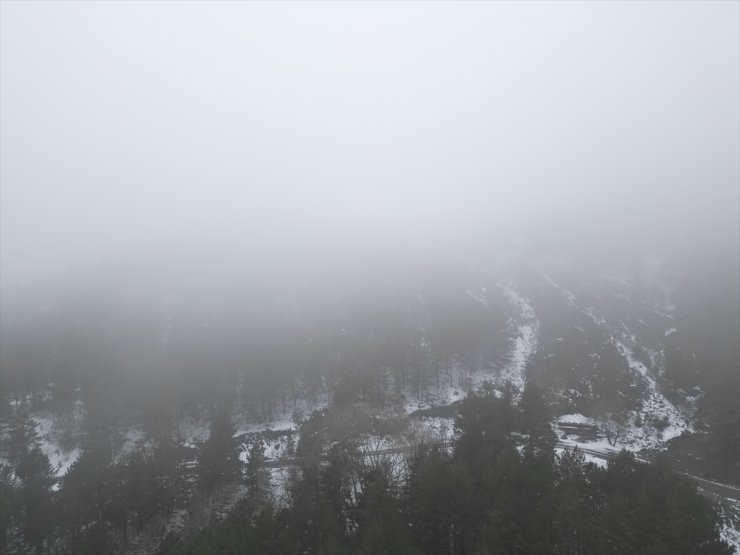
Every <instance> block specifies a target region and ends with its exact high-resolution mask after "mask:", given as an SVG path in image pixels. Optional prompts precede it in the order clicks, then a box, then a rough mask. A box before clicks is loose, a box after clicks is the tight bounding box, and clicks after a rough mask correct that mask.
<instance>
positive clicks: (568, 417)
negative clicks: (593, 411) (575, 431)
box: [558, 414, 596, 426]
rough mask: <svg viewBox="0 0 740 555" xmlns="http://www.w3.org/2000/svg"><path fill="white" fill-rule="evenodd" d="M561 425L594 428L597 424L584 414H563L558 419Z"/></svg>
mask: <svg viewBox="0 0 740 555" xmlns="http://www.w3.org/2000/svg"><path fill="white" fill-rule="evenodd" d="M558 423H559V424H585V425H588V426H594V425H595V424H596V422H595V421H594V419H593V418H589V417H588V416H583V415H582V414H563V415H562V416H559V417H558Z"/></svg>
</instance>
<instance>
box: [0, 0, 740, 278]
mask: <svg viewBox="0 0 740 555" xmlns="http://www.w3.org/2000/svg"><path fill="white" fill-rule="evenodd" d="M2 16H3V17H2V39H1V40H2V48H1V53H0V55H1V56H2V58H1V62H2V63H1V66H2V79H1V80H0V81H1V82H0V87H1V89H0V93H1V94H0V101H1V110H2V111H1V116H2V129H1V131H2V141H1V147H2V151H1V155H2V168H1V171H2V174H1V178H2V192H1V194H2V208H1V209H2V214H1V216H2V218H1V223H0V225H1V226H2V227H1V230H2V233H1V235H0V240H1V241H2V243H1V246H2V250H1V253H2V272H3V273H2V276H3V285H5V286H7V285H9V284H12V283H16V282H18V281H25V280H34V279H43V278H44V277H46V276H50V275H57V276H58V275H61V274H65V273H68V272H70V271H80V270H82V271H87V270H89V269H90V267H91V265H94V266H97V265H100V264H109V263H112V262H113V261H115V260H116V259H118V258H119V257H121V256H131V255H134V254H141V253H142V252H146V253H147V254H149V255H151V254H152V253H155V255H156V253H160V252H169V251H170V250H172V249H190V250H192V251H193V252H194V253H196V252H197V254H195V256H201V255H202V254H203V251H205V252H208V251H209V250H210V248H211V247H210V245H211V244H217V245H220V246H223V245H230V244H235V245H239V244H242V243H244V242H253V243H257V244H259V246H260V247H261V248H263V249H269V248H270V246H271V245H273V244H274V245H275V248H276V249H278V248H280V249H283V248H288V249H290V248H291V247H290V245H292V244H294V243H293V242H294V241H295V240H296V239H298V238H301V239H303V238H306V236H313V237H314V239H315V243H316V244H321V242H322V241H324V240H326V239H327V238H330V239H332V240H335V239H337V238H357V239H358V240H359V239H362V240H364V241H366V242H367V241H370V242H373V241H378V242H380V243H383V244H387V243H388V242H390V243H397V244H413V245H424V246H433V247H442V248H444V249H446V250H448V251H451V252H453V253H455V252H461V253H464V254H465V255H469V254H470V253H471V252H476V253H479V252H481V251H483V253H484V256H490V254H491V253H492V252H496V251H499V250H502V249H511V248H513V247H516V246H519V247H520V246H524V245H526V246H530V247H533V248H536V249H537V251H538V253H539V251H543V250H544V251H545V252H546V253H548V252H550V251H551V252H552V253H554V254H560V252H561V251H569V252H570V253H571V254H572V253H573V251H577V252H586V251H590V253H593V252H600V253H602V254H603V252H604V251H607V252H613V253H617V252H619V253H627V254H629V253H634V252H635V251H641V254H644V253H646V252H647V253H649V254H653V255H656V256H662V255H664V254H665V253H666V252H668V251H671V252H675V251H683V252H692V253H693V252H696V251H702V250H706V249H718V248H724V249H725V252H734V251H733V250H732V249H736V246H737V241H738V239H737V235H738V205H739V203H740V202H739V197H738V181H739V179H740V178H739V175H738V171H740V170H739V169H738V168H739V167H740V163H739V161H738V152H739V150H740V142H739V139H738V136H739V133H738V126H739V125H740V123H739V122H740V120H739V118H740V116H739V113H738V110H739V108H738V101H737V99H738V95H740V77H739V73H738V66H740V59H739V56H740V55H739V54H738V52H740V45H739V43H738V40H739V39H738V31H737V22H738V5H737V3H734V2H716V3H690V2H676V3H653V4H635V3H604V4H602V3H598V4H594V5H584V4H582V3H552V4H550V3H544V4H539V3H533V4H530V3H525V4H522V5H520V4H514V3H475V2H474V3H462V4H455V5H452V4H447V3H434V4H429V5H426V4H416V3H399V4H393V3H380V4H377V5H375V4H370V3H368V4H364V3H361V4H354V5H338V4H336V3H314V4H301V3H298V4H292V3H278V4H268V3H231V2H226V3H215V4H209V5H206V4H200V3H184V4H172V3H155V4H147V3H141V4H140V3H134V4H129V3H114V4H98V3H71V2H70V3H64V2H54V3H43V2H39V3H36V2H34V3H20V2H8V3H4V4H3V7H2ZM197 245H200V247H197ZM196 249H200V250H196ZM584 249H585V250H584ZM295 250H299V249H298V248H296V249H295ZM589 255H590V254H589ZM131 271H132V272H136V271H137V270H136V268H132V269H131Z"/></svg>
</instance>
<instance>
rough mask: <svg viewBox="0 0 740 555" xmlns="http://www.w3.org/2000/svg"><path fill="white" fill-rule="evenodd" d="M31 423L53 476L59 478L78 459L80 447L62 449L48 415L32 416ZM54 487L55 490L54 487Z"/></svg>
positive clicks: (52, 421) (80, 451)
mask: <svg viewBox="0 0 740 555" xmlns="http://www.w3.org/2000/svg"><path fill="white" fill-rule="evenodd" d="M33 421H34V422H35V423H36V426H35V430H36V434H37V435H38V438H39V439H38V441H39V448H40V449H41V451H42V452H43V453H44V455H46V457H47V458H48V459H49V464H50V465H51V468H52V469H53V470H54V475H55V476H56V477H57V478H61V477H62V476H64V475H65V474H66V473H67V471H68V470H69V467H70V466H72V465H73V464H74V462H75V461H76V460H77V459H78V458H79V457H80V455H81V454H82V449H80V447H74V448H72V449H64V448H62V446H61V445H60V444H59V442H58V441H57V433H56V429H55V424H54V419H53V418H52V417H51V416H50V415H47V414H37V415H34V416H33ZM54 487H55V489H57V486H56V485H55V486H54Z"/></svg>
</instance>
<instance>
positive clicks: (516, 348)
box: [499, 286, 539, 391]
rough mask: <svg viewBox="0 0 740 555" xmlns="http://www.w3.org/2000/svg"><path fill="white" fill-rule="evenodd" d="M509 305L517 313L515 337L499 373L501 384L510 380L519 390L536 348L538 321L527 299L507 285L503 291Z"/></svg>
mask: <svg viewBox="0 0 740 555" xmlns="http://www.w3.org/2000/svg"><path fill="white" fill-rule="evenodd" d="M504 293H505V295H506V298H507V300H508V301H509V303H510V304H511V306H512V307H513V308H514V309H515V310H516V311H517V312H518V313H519V320H520V323H519V325H518V330H517V337H516V338H515V339H514V343H513V346H512V349H511V352H510V353H509V363H508V364H507V365H506V366H505V367H504V368H503V369H502V370H501V372H500V373H499V381H500V383H501V384H503V383H506V382H511V384H512V385H514V386H515V387H516V388H517V389H519V391H522V390H523V389H524V386H525V384H526V382H527V375H526V370H527V363H528V362H529V360H530V359H531V358H532V356H533V355H534V353H535V351H536V350H537V339H538V333H539V321H538V320H537V318H536V316H535V313H534V309H533V308H532V305H531V304H530V303H529V301H528V300H527V299H526V298H525V297H523V296H522V295H520V294H519V293H518V292H517V291H516V290H515V289H514V288H513V287H511V286H509V287H507V288H506V289H505V291H504Z"/></svg>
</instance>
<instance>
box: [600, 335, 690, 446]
mask: <svg viewBox="0 0 740 555" xmlns="http://www.w3.org/2000/svg"><path fill="white" fill-rule="evenodd" d="M612 340H613V342H614V345H615V346H616V347H617V349H618V350H619V352H620V354H621V355H622V356H623V357H624V358H625V359H626V360H627V364H628V365H629V367H630V369H631V370H632V371H633V372H635V373H637V374H638V375H639V376H640V377H641V379H642V380H643V382H644V383H645V385H646V386H647V398H646V399H645V400H644V401H643V403H642V407H641V408H640V411H639V415H640V418H641V420H642V422H651V421H661V422H663V423H664V424H665V427H663V428H662V430H659V431H657V434H656V431H655V429H654V428H653V427H651V426H642V427H640V428H638V427H636V426H631V427H629V428H628V439H629V440H631V441H632V442H635V443H643V444H644V446H645V447H652V448H660V447H663V446H664V443H665V442H667V441H669V440H671V439H673V438H676V437H678V436H680V435H681V434H683V433H684V432H691V431H693V427H692V426H691V423H690V422H689V420H688V418H687V417H686V416H685V415H684V414H682V413H681V411H680V410H678V408H676V406H675V405H673V403H671V402H670V401H669V400H668V399H667V398H666V397H665V395H663V394H662V393H661V392H660V391H659V389H658V384H657V383H656V381H655V378H653V377H652V375H651V374H650V371H649V370H648V368H647V367H646V366H645V365H644V364H643V363H642V362H640V361H639V360H637V358H636V357H635V356H634V353H633V352H632V350H631V349H629V348H628V347H627V346H626V345H625V344H624V343H622V342H620V341H618V340H616V339H614V338H612ZM636 416H637V415H633V421H634V417H636Z"/></svg>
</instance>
